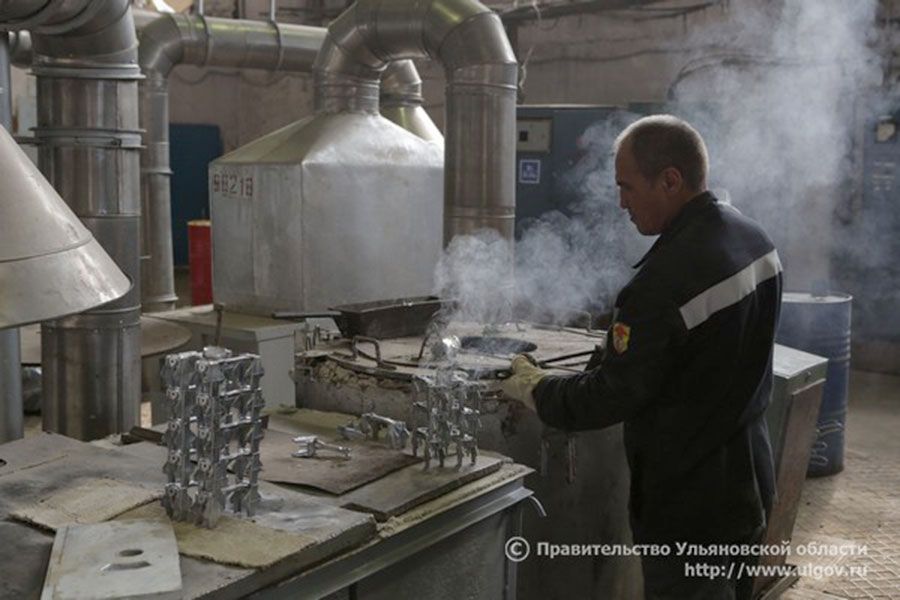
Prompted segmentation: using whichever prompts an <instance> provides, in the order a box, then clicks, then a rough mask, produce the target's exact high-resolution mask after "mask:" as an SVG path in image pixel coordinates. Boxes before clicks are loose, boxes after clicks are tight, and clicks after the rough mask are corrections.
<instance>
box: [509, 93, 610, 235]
mask: <svg viewBox="0 0 900 600" xmlns="http://www.w3.org/2000/svg"><path fill="white" fill-rule="evenodd" d="M625 124H626V121H625V117H624V111H623V110H622V109H621V108H619V107H616V106H600V105H578V104H547V105H534V106H526V105H520V106H518V107H516V135H517V137H516V235H517V236H521V232H522V227H523V226H524V225H527V223H528V220H530V219H535V218H537V217H540V216H541V215H543V214H544V213H547V212H549V211H554V210H557V211H561V212H563V213H564V214H569V212H570V210H571V208H572V204H574V203H578V202H579V201H580V200H582V190H581V189H580V186H579V184H580V183H581V179H583V178H584V177H586V176H588V175H589V174H590V173H592V172H598V171H600V172H602V171H603V170H604V169H605V168H608V162H609V161H610V148H611V146H610V144H611V143H612V140H613V139H615V135H616V134H617V133H618V131H619V130H621V129H622V128H623V127H624V126H625ZM592 128H593V129H595V130H596V129H602V130H606V134H605V135H598V137H602V138H603V141H605V142H606V144H605V148H603V149H602V151H599V152H594V153H591V150H592V148H591V145H592V144H593V141H592V140H591V139H590V136H591V134H592V133H594V132H593V131H591V130H592ZM596 133H597V134H602V132H601V131H597V132H596ZM598 141H599V140H598ZM598 150H599V149H598ZM582 161H585V163H584V164H582V165H581V169H580V174H576V173H573V169H574V168H575V167H576V166H578V165H579V163H581V162H582ZM579 175H580V176H579ZM610 189H612V188H610ZM613 208H615V205H613Z"/></svg>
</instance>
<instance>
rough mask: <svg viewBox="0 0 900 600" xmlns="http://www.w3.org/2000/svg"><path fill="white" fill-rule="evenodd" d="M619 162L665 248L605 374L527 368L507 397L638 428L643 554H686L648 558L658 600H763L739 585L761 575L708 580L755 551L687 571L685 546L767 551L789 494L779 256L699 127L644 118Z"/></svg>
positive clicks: (633, 514)
mask: <svg viewBox="0 0 900 600" xmlns="http://www.w3.org/2000/svg"><path fill="white" fill-rule="evenodd" d="M615 153H616V158H615V169H616V184H617V185H618V188H619V196H620V205H621V207H622V208H623V209H625V210H626V211H628V213H629V215H630V217H631V221H632V222H633V223H634V225H635V226H636V227H637V229H638V231H639V232H640V233H641V234H643V235H648V236H649V235H659V238H658V239H657V240H656V242H655V243H654V244H653V246H652V247H651V248H650V250H649V252H647V254H646V255H645V256H644V258H643V259H642V260H641V261H640V262H639V263H638V265H636V267H635V268H637V269H639V270H638V271H637V273H636V274H635V275H634V277H633V278H632V279H631V281H630V282H629V283H628V284H627V285H626V286H625V287H624V288H623V289H622V290H621V291H620V292H619V295H618V297H617V299H616V303H615V308H614V311H613V317H612V325H611V327H610V329H609V331H608V333H607V344H606V348H605V352H604V355H603V357H602V359H601V360H600V361H599V362H600V364H599V366H597V367H595V368H589V369H588V370H586V371H585V372H583V373H577V374H574V375H567V376H559V375H550V374H548V373H547V372H545V371H543V370H541V369H539V368H538V367H536V366H534V365H533V364H532V362H530V360H529V359H528V358H527V357H525V356H517V357H516V358H515V359H514V360H513V363H512V375H511V377H510V378H508V379H507V380H506V381H505V382H504V384H503V389H504V391H505V393H506V394H507V396H510V397H511V398H513V399H516V400H519V401H521V402H523V403H524V404H525V405H527V406H528V407H530V408H532V409H533V410H535V411H536V412H537V415H538V416H539V417H540V419H541V420H542V421H543V422H544V423H545V424H547V425H549V426H551V427H556V428H559V429H563V430H566V431H580V430H588V429H599V428H603V427H608V426H610V425H613V424H615V423H619V422H623V423H624V441H625V451H626V456H627V459H628V464H629V467H630V471H631V489H630V496H629V512H630V518H631V527H632V533H633V537H634V541H635V543H636V544H658V545H660V547H662V546H663V545H665V546H668V548H669V550H670V551H671V553H670V555H669V556H642V557H641V563H642V567H643V573H644V591H645V597H646V598H648V599H653V600H656V599H678V600H688V599H691V598H703V599H717V598H739V599H740V598H750V596H751V591H752V590H751V587H752V580H751V579H750V578H749V577H746V576H745V577H741V578H740V579H738V580H736V574H737V573H738V572H744V573H746V571H745V570H742V569H740V568H734V569H733V570H732V571H731V574H732V575H731V577H726V576H720V577H714V578H709V577H708V576H701V575H700V573H703V574H704V575H706V574H709V573H713V572H718V573H728V570H729V568H731V567H730V565H732V564H735V565H736V566H740V564H741V563H744V564H752V563H753V562H754V556H753V553H752V552H751V553H750V554H749V555H748V554H747V553H740V552H732V551H729V552H725V553H723V554H724V555H718V556H717V555H712V556H709V555H707V556H696V555H695V556H687V555H679V553H678V547H679V546H678V544H679V543H683V544H689V545H694V547H698V548H699V547H703V548H705V549H709V548H711V547H713V546H720V545H724V544H738V545H740V544H750V545H752V544H755V543H759V542H760V541H761V537H762V534H763V532H764V529H765V525H766V517H767V514H768V512H769V509H770V508H771V506H772V502H773V497H774V493H775V485H774V468H773V463H772V451H771V446H770V443H769V434H768V430H767V427H766V421H765V418H764V413H765V410H766V407H767V405H768V403H769V400H770V395H771V391H772V354H773V343H774V337H775V328H776V324H777V321H778V313H779V310H780V302H781V285H782V277H781V264H780V262H779V259H778V253H777V252H776V250H775V248H774V246H773V244H772V242H771V240H770V239H769V237H768V236H767V235H766V234H765V232H764V231H763V230H762V228H761V227H760V226H759V224H757V223H756V222H754V221H753V220H751V219H749V218H747V217H745V216H743V215H741V213H740V212H738V211H737V210H736V209H734V208H732V207H731V206H729V205H726V204H723V203H721V202H719V201H718V200H717V199H716V197H715V196H714V195H713V194H712V193H710V192H709V191H708V190H707V187H706V180H707V170H708V163H709V160H708V156H707V150H706V145H705V143H704V141H703V139H702V137H701V136H700V134H699V133H698V132H697V131H696V130H695V129H694V128H693V127H691V126H690V125H689V124H688V123H686V122H685V121H683V120H681V119H677V118H675V117H672V116H668V115H657V116H650V117H645V118H643V119H640V120H638V121H636V122H635V123H633V124H632V125H630V126H629V127H627V128H626V129H625V130H624V131H623V132H622V133H621V134H620V136H619V137H618V138H617V140H616V143H615ZM681 547H682V548H684V547H685V546H681ZM732 550H735V548H732ZM684 554H686V553H684ZM704 564H705V565H707V567H703V565H704ZM712 567H719V568H721V569H722V570H718V569H716V570H713V569H712Z"/></svg>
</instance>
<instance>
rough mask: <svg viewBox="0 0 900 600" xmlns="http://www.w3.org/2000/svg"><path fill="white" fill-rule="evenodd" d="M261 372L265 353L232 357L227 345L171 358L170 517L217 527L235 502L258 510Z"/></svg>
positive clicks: (167, 372)
mask: <svg viewBox="0 0 900 600" xmlns="http://www.w3.org/2000/svg"><path fill="white" fill-rule="evenodd" d="M262 375H263V367H262V362H261V361H260V358H259V356H257V355H255V354H240V355H237V356H233V355H232V353H231V351H229V350H226V349H224V348H218V347H207V348H204V349H203V352H202V353H201V352H196V351H191V352H181V353H178V354H170V355H168V356H167V357H166V360H165V362H164V363H163V368H162V379H163V385H164V387H165V390H166V400H167V404H168V408H169V421H168V426H167V428H166V433H165V442H166V446H167V448H168V457H167V459H166V463H165V465H164V466H163V472H164V473H165V474H166V475H167V477H168V483H166V488H165V494H164V495H163V499H162V502H163V506H164V507H165V509H166V512H167V513H168V515H169V517H170V518H172V519H174V520H176V521H189V522H192V523H196V524H198V525H202V526H204V527H214V526H215V524H216V521H217V520H218V518H219V516H220V514H221V513H222V511H223V510H224V509H225V508H226V507H229V506H230V507H231V509H232V510H233V511H234V512H236V513H238V512H241V511H243V512H244V513H246V514H247V515H248V516H252V515H253V512H254V509H255V507H256V505H257V504H258V503H259V499H260V496H259V490H258V478H259V471H260V467H261V462H260V459H259V444H260V441H261V440H262V437H263V429H262V421H261V419H260V410H261V409H262V407H263V406H264V405H265V401H264V400H263V397H262V393H261V392H260V388H259V380H260V378H261V377H262ZM229 470H230V471H231V472H232V473H231V474H229Z"/></svg>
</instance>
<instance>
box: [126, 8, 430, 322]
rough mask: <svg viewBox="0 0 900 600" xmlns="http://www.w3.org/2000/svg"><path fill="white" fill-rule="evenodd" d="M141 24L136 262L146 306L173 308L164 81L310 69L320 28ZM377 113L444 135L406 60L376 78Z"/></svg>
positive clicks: (191, 18) (203, 21) (170, 18)
mask: <svg viewBox="0 0 900 600" xmlns="http://www.w3.org/2000/svg"><path fill="white" fill-rule="evenodd" d="M156 16H157V18H156V19H155V20H153V21H152V22H150V23H146V24H145V26H144V27H139V29H140V30H141V33H140V48H139V61H140V64H141V69H142V71H143V72H144V74H145V76H146V78H145V79H144V80H143V81H141V83H140V103H141V124H142V126H143V127H144V128H145V129H146V133H145V136H144V143H145V145H146V150H145V151H144V152H142V153H141V194H142V200H143V210H144V216H145V218H144V223H143V225H144V227H143V233H144V246H145V247H144V253H143V259H144V260H143V265H142V283H143V301H144V309H145V310H165V309H171V308H173V307H174V303H175V282H174V275H173V271H172V259H173V249H172V232H171V228H172V223H171V219H172V217H171V210H170V208H171V207H170V204H171V199H170V191H169V185H170V181H169V180H170V178H171V176H172V172H171V169H170V165H169V83H168V78H169V74H170V73H171V71H172V69H173V68H174V67H175V66H177V65H179V64H195V65H203V66H206V67H216V66H218V67H235V68H240V69H269V70H273V71H280V72H285V73H289V72H294V73H298V72H299V73H308V72H310V70H311V69H312V65H313V61H314V60H315V58H316V54H317V53H318V51H319V48H320V47H321V45H322V43H323V42H324V40H325V34H326V30H325V29H324V28H321V27H309V26H305V25H291V24H284V23H277V22H275V20H274V17H272V18H270V20H269V21H246V20H237V19H219V18H215V17H206V16H204V15H202V14H201V15H186V14H167V15H159V14H157V15H156ZM381 86H382V102H381V112H382V114H383V115H384V116H385V117H387V118H388V119H389V120H391V121H393V122H395V123H397V124H398V125H400V126H401V127H403V128H404V129H407V130H408V131H411V132H412V133H414V134H415V135H417V136H419V137H421V138H423V139H426V140H429V141H434V142H436V143H442V142H443V137H442V136H441V134H440V132H439V131H438V130H437V127H435V125H434V123H433V122H432V121H431V119H430V118H429V117H428V115H427V114H426V113H425V110H424V109H423V108H422V82H421V80H420V79H419V75H418V72H417V71H416V68H415V66H414V65H413V64H412V61H409V60H398V61H395V62H394V63H391V65H390V66H389V67H388V68H387V69H386V70H385V74H384V77H383V78H382V82H381Z"/></svg>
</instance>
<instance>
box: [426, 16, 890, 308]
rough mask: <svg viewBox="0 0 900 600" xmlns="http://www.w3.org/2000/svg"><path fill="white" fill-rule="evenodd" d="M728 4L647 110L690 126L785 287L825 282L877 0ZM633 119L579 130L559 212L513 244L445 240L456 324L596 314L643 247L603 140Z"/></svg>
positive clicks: (849, 170) (869, 67)
mask: <svg viewBox="0 0 900 600" xmlns="http://www.w3.org/2000/svg"><path fill="white" fill-rule="evenodd" d="M728 6H729V9H728V11H727V18H725V19H724V20H723V21H722V22H720V23H717V24H713V25H710V26H707V27H704V28H703V29H702V30H697V31H696V32H694V33H692V35H691V36H688V37H696V38H697V40H694V41H695V42H696V41H702V42H703V43H702V44H700V43H693V44H692V43H691V40H687V42H688V43H686V46H689V47H690V46H695V47H698V48H704V49H707V50H705V52H706V53H705V54H697V55H695V56H690V57H688V58H687V60H685V58H684V55H679V59H680V60H682V61H683V64H682V65H680V66H681V67H683V68H682V69H681V72H680V74H679V76H678V78H677V79H676V80H675V81H674V82H673V84H672V87H671V89H670V92H671V98H669V102H668V103H667V104H666V106H664V107H661V110H660V111H659V112H669V113H672V114H676V115H677V116H681V117H683V118H685V119H687V120H688V121H689V122H691V123H692V124H693V125H694V126H695V127H697V128H698V130H700V132H701V134H703V136H704V138H705V139H706V141H707V144H708V146H709V148H710V157H711V173H710V181H709V183H710V187H711V188H713V189H723V190H727V195H728V196H729V198H730V200H731V201H732V202H733V204H734V205H735V206H736V207H738V208H739V209H740V210H741V211H742V212H744V213H746V214H749V215H750V216H752V217H754V218H755V219H757V220H758V221H760V222H761V223H762V224H763V226H764V227H765V228H766V230H767V231H768V232H769V234H770V235H771V236H772V237H773V239H774V241H775V243H776V246H777V247H778V248H779V251H780V252H781V254H782V260H783V262H785V264H786V269H787V280H788V285H789V286H791V285H793V287H795V288H797V287H809V286H812V285H815V284H818V283H821V282H822V281H825V282H828V281H830V278H831V273H830V268H829V266H830V260H829V258H830V255H831V254H832V253H833V252H835V250H836V248H835V239H837V237H838V232H836V231H835V227H836V225H835V224H834V220H835V219H834V214H835V210H836V209H837V208H838V206H839V205H840V203H841V201H842V200H844V198H843V197H842V194H845V193H846V191H847V186H846V182H847V181H848V180H849V179H851V178H852V177H853V176H854V171H853V169H854V168H855V169H858V168H859V167H858V165H855V164H854V163H853V161H852V153H851V148H852V144H853V134H854V131H855V130H856V128H857V127H858V123H857V121H856V119H855V118H854V109H855V108H857V107H855V105H854V104H855V99H856V98H858V97H859V95H860V91H861V90H864V89H867V88H872V87H873V86H875V85H877V84H878V82H879V80H880V77H881V67H880V62H879V59H878V52H877V49H876V48H875V44H874V40H873V35H874V33H873V32H874V31H875V27H874V24H875V11H876V8H877V2H876V0H853V1H847V0H783V1H781V2H736V3H730V4H729V5H728ZM709 48H720V49H721V50H717V51H715V53H714V54H709V50H708V49H709ZM635 118H637V115H630V114H627V113H624V112H623V114H621V115H620V116H619V117H618V118H615V119H609V120H606V121H603V122H601V123H597V124H596V125H594V126H592V127H591V128H589V129H588V131H586V132H585V134H584V135H583V136H582V142H583V143H584V145H585V149H586V154H585V156H583V157H582V158H581V160H580V161H579V162H578V163H577V164H575V165H574V166H573V167H572V168H571V170H570V171H569V172H568V173H566V174H565V176H564V177H563V181H562V185H563V187H567V188H568V189H567V191H573V192H575V195H576V197H577V198H578V200H577V201H576V202H575V203H574V204H572V205H570V206H568V207H567V210H566V213H565V214H563V213H562V212H553V213H549V214H546V215H544V216H542V217H541V218H540V219H538V220H537V221H535V222H532V223H528V224H524V225H525V229H524V233H523V234H522V237H521V239H520V241H519V242H518V243H517V244H516V247H515V250H514V251H513V249H512V248H511V247H510V246H509V245H508V244H506V243H505V242H503V241H502V240H500V239H499V237H498V236H496V234H490V233H485V234H483V235H478V236H466V237H460V238H457V239H455V240H453V242H452V243H451V245H450V247H449V248H448V250H447V252H446V254H445V256H444V258H443V259H442V261H441V264H440V265H439V267H438V275H437V278H436V280H437V288H438V293H439V294H441V295H444V296H448V297H454V298H456V299H457V300H458V301H459V302H460V307H461V312H462V313H463V314H464V317H465V318H466V320H479V321H482V322H497V320H502V319H504V318H507V317H506V316H505V315H510V316H511V312H510V311H511V307H513V306H515V307H516V308H517V309H518V312H519V314H518V316H519V317H521V318H531V319H533V320H540V321H555V322H560V321H565V320H567V319H570V318H571V317H572V316H573V314H574V313H575V312H577V311H583V310H590V311H592V312H593V313H595V314H598V313H602V312H606V311H608V310H609V309H610V308H611V305H612V302H613V300H614V299H615V294H616V292H617V291H618V289H619V288H620V287H621V286H622V285H623V284H624V283H625V282H626V281H627V280H628V278H629V277H630V275H631V269H630V265H631V264H633V263H634V262H635V261H637V260H638V259H639V258H640V256H641V254H642V253H643V251H645V250H646V248H647V247H648V246H649V243H650V242H652V240H648V239H647V238H641V237H639V236H638V234H637V233H636V232H635V231H634V229H633V226H632V225H631V224H630V223H629V222H628V219H627V218H625V215H624V213H623V212H622V211H621V210H620V209H619V208H618V195H617V191H616V188H615V181H614V173H613V165H612V160H611V154H610V153H611V146H612V142H613V140H614V139H615V136H616V135H617V134H618V133H619V132H620V131H621V130H622V129H623V128H624V127H625V126H626V125H627V124H628V122H630V121H632V120H634V119H635ZM722 195H724V192H723V193H722V194H720V196H722ZM838 251H840V250H839V249H838ZM513 274H514V275H513ZM513 277H514V282H513ZM826 285H827V283H826ZM504 311H505V312H504Z"/></svg>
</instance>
